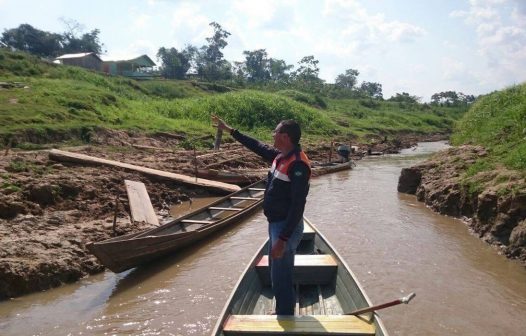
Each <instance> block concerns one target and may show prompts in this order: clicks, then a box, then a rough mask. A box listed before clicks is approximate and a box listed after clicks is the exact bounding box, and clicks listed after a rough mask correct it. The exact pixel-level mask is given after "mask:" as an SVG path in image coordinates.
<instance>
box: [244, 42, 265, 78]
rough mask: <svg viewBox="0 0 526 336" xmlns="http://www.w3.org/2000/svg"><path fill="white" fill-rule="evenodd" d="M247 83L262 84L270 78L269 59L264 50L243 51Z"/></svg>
mask: <svg viewBox="0 0 526 336" xmlns="http://www.w3.org/2000/svg"><path fill="white" fill-rule="evenodd" d="M243 55H245V65H246V72H247V76H248V81H250V82H263V81H266V80H268V79H269V78H270V71H269V59H268V55H267V52H266V50H265V49H258V50H254V51H248V50H245V51H243Z"/></svg>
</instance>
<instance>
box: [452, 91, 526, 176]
mask: <svg viewBox="0 0 526 336" xmlns="http://www.w3.org/2000/svg"><path fill="white" fill-rule="evenodd" d="M451 140H452V143H453V144H455V145H459V144H463V143H469V144H475V145H482V146H484V147H485V148H486V149H487V150H488V151H489V153H490V155H489V158H488V160H489V161H490V162H493V163H495V162H499V163H502V164H504V165H505V166H506V167H507V168H509V169H515V170H521V171H526V84H521V85H516V86H513V87H510V88H508V89H506V90H503V91H498V92H494V93H492V94H489V95H487V96H485V97H482V98H480V99H478V100H477V101H476V102H475V103H474V105H473V106H472V108H471V109H470V110H469V111H468V112H467V113H466V115H465V116H464V117H463V118H462V120H461V121H460V122H459V123H458V125H457V127H456V129H455V133H454V134H453V136H452V139H451ZM484 170H487V168H486V167H480V171H484Z"/></svg>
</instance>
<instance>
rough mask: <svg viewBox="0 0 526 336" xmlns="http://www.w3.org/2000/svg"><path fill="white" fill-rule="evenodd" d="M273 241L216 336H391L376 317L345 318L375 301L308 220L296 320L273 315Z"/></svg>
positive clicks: (297, 275) (297, 271) (299, 259)
mask: <svg viewBox="0 0 526 336" xmlns="http://www.w3.org/2000/svg"><path fill="white" fill-rule="evenodd" d="M267 244H268V240H267V242H265V244H263V246H262V247H261V248H260V249H259V251H258V252H257V253H256V255H255V256H254V258H253V259H252V261H251V263H250V264H249V265H248V267H247V268H246V270H245V272H244V273H243V275H242V276H241V278H240V280H239V281H238V283H237V285H236V286H235V289H234V291H233V293H232V294H231V296H230V298H229V299H228V301H227V303H226V305H225V307H224V309H223V311H222V313H221V315H220V317H219V319H218V321H217V323H216V325H215V327H214V329H213V331H212V336H230V335H274V334H279V335H387V332H386V330H385V327H384V325H383V323H382V321H381V320H380V318H379V317H378V315H377V314H376V313H367V314H364V315H359V316H352V315H345V313H346V312H351V311H354V310H356V309H359V308H365V307H371V306H372V305H371V302H370V300H369V298H368V297H367V296H366V294H365V292H364V291H363V289H362V287H361V286H360V284H359V283H358V281H357V280H356V277H355V276H354V274H353V273H352V272H351V270H350V269H349V267H348V266H347V264H346V263H345V262H344V261H343V259H342V258H341V257H340V256H339V254H338V253H337V252H336V251H335V250H334V248H333V247H332V246H331V245H330V244H329V243H328V242H327V240H326V239H325V237H324V236H323V235H322V234H321V233H320V232H319V231H318V230H317V229H316V227H315V226H314V225H313V224H312V223H311V222H310V221H308V220H307V219H305V229H304V233H303V239H302V241H301V243H300V245H299V247H298V250H297V254H296V257H295V262H294V279H295V280H294V282H295V284H296V293H297V301H296V311H295V314H294V316H276V315H271V314H270V312H273V311H274V306H275V303H274V302H273V294H272V290H271V287H270V275H269V267H268V255H267Z"/></svg>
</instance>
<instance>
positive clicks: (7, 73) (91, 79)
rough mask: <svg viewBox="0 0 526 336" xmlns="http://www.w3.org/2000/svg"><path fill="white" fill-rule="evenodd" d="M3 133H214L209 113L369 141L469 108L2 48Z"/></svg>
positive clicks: (50, 136) (26, 136) (444, 127)
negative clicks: (122, 73) (242, 84)
mask: <svg viewBox="0 0 526 336" xmlns="http://www.w3.org/2000/svg"><path fill="white" fill-rule="evenodd" d="M0 82H4V83H5V84H4V85H3V86H2V88H1V89H0V101H2V102H3V103H2V104H1V105H0V125H2V126H1V127H0V137H2V138H3V143H4V144H6V143H7V142H8V141H9V140H8V139H10V138H13V139H14V141H13V145H14V146H19V147H31V146H32V144H35V143H37V144H45V143H50V142H56V141H64V140H69V141H82V142H89V141H90V136H91V133H92V130H93V129H94V128H109V129H116V130H127V131H138V132H144V133H152V132H155V131H169V132H173V133H183V134H187V135H189V136H190V137H198V136H203V135H206V134H210V135H211V134H213V133H214V130H213V128H212V126H211V125H210V114H212V113H214V114H217V115H219V116H221V117H223V118H224V119H225V120H228V121H229V122H230V123H231V124H232V125H234V126H236V127H240V128H243V129H246V130H247V131H249V132H250V133H252V134H254V135H257V136H260V137H262V138H264V139H269V138H270V131H271V130H272V129H273V127H274V126H275V124H276V123H277V122H278V121H280V120H282V119H285V118H294V119H297V120H299V121H300V122H301V124H302V127H303V129H304V131H305V134H306V137H307V138H311V139H313V140H316V139H325V140H326V139H327V138H328V137H330V138H342V139H359V140H363V141H365V142H367V141H370V139H369V138H370V137H371V136H381V137H382V138H383V137H385V136H388V137H391V136H395V135H399V134H405V133H411V134H430V133H442V134H445V133H449V132H451V130H452V128H453V124H454V121H455V120H456V119H458V118H459V117H460V116H461V115H462V113H463V112H464V110H463V108H451V107H438V106H429V105H427V104H407V103H396V102H389V101H378V100H371V99H345V100H334V99H328V98H319V97H313V96H312V95H310V94H307V93H302V92H298V91H294V90H283V91H278V92H264V91H257V90H242V89H232V88H228V87H225V86H221V85H218V84H213V83H200V82H196V81H162V80H157V81H143V82H137V81H134V80H130V79H126V78H122V77H112V76H107V75H104V74H100V73H96V72H92V71H88V70H84V69H82V68H78V67H69V66H63V65H56V64H52V63H48V62H43V61H41V60H40V59H38V58H36V57H34V56H31V55H28V54H25V53H13V52H10V51H7V50H5V49H0Z"/></svg>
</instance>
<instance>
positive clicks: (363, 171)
mask: <svg viewBox="0 0 526 336" xmlns="http://www.w3.org/2000/svg"><path fill="white" fill-rule="evenodd" d="M444 146H445V145H444V144H443V143H422V144H420V145H419V146H418V147H417V148H416V149H409V150H405V151H403V153H402V154H400V155H386V156H381V157H374V158H373V157H370V158H366V159H364V160H361V161H359V162H358V165H357V167H356V168H355V169H354V170H352V171H347V172H341V173H337V174H332V175H328V176H322V177H320V178H317V179H314V180H313V181H312V184H311V192H310V195H309V199H308V204H307V209H306V216H307V217H308V218H309V219H310V220H311V221H312V222H314V223H315V224H316V225H317V227H318V228H319V229H320V231H322V232H323V233H324V234H325V236H326V237H327V238H328V239H329V240H330V241H331V243H332V244H333V245H334V246H335V247H336V248H337V249H338V251H339V252H340V254H341V255H342V257H343V258H344V259H345V260H346V261H347V263H348V265H349V266H350V267H351V269H352V270H353V272H354V273H355V275H356V276H357V278H358V279H359V281H360V282H361V284H362V286H363V287H364V289H365V291H366V293H367V294H368V296H369V297H370V298H371V300H372V302H373V304H379V303H382V302H386V301H391V300H393V299H395V298H398V297H401V296H405V295H407V294H408V293H409V292H416V294H417V296H416V298H415V299H414V300H413V301H411V303H410V304H409V305H400V306H396V307H392V308H388V309H385V310H383V311H381V312H380V316H381V317H382V319H383V320H384V323H385V325H386V327H387V329H388V331H389V332H390V334H391V335H443V334H449V335H455V334H458V335H526V269H525V268H524V267H523V266H521V265H520V264H519V263H517V262H515V261H510V260H507V259H506V258H505V257H504V256H502V255H499V254H498V253H497V251H496V250H495V249H494V248H493V247H491V246H488V245H487V244H485V243H484V242H482V241H481V240H480V239H478V238H477V237H476V236H474V235H473V234H471V233H470V232H469V230H468V228H467V226H466V225H465V224H464V223H463V222H461V221H460V220H457V219H453V218H449V217H446V216H441V215H438V214H436V213H433V212H432V211H430V210H429V209H427V208H426V207H425V206H424V205H423V204H422V203H420V202H417V201H416V198H415V197H414V196H411V195H405V194H399V193H397V191H396V187H397V182H398V176H399V175H400V170H401V169H402V168H403V167H408V166H411V165H413V164H415V163H417V162H419V161H421V160H423V159H424V158H425V157H426V156H427V155H428V154H429V153H432V152H434V151H436V150H439V149H441V148H443V147H444ZM265 238H266V222H265V218H264V217H263V215H262V214H261V212H258V213H257V214H255V215H253V216H252V217H250V218H249V219H247V220H246V221H244V222H243V223H239V224H238V225H236V226H234V227H232V228H230V229H228V230H225V231H222V232H221V233H220V234H218V235H216V236H215V237H213V238H212V239H210V240H208V241H207V242H205V243H200V244H198V245H196V246H195V247H193V248H191V249H188V250H186V251H184V252H181V253H177V254H176V255H174V256H170V257H167V258H165V259H163V260H161V261H159V262H156V263H153V264H151V265H148V266H147V267H141V268H137V269H134V270H131V271H127V272H123V273H121V274H113V273H111V272H105V273H102V274H99V275H96V276H90V277H87V278H85V279H83V280H81V281H79V282H77V283H75V284H70V285H65V286H62V287H60V288H56V289H53V290H48V291H46V292H41V293H35V294H30V295H26V296H23V297H21V298H16V299H12V300H8V301H4V302H0V335H2V336H10V335H17V336H18V335H208V334H209V333H210V329H211V328H212V327H213V325H214V324H215V320H216V318H217V317H218V314H219V313H220V312H221V309H222V307H223V305H224V303H225V300H226V299H227V298H228V296H229V294H230V292H231V290H232V289H233V286H234V285H235V283H236V281H237V279H238V278H239V276H240V275H241V272H242V271H243V270H244V268H245V266H246V264H247V263H248V261H249V260H250V259H251V257H252V255H253V253H255V251H256V249H257V248H258V247H259V246H260V245H261V243H262V242H263V241H264V239H265Z"/></svg>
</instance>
